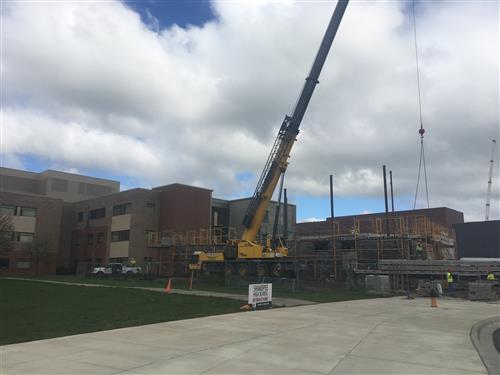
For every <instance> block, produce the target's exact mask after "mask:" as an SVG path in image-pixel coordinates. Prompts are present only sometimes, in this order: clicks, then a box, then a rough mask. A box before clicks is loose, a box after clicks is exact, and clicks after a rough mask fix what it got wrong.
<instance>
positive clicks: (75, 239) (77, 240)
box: [73, 233, 81, 247]
mask: <svg viewBox="0 0 500 375" xmlns="http://www.w3.org/2000/svg"><path fill="white" fill-rule="evenodd" d="M80 238H81V236H80V234H78V233H74V234H73V246H74V247H78V246H80Z"/></svg>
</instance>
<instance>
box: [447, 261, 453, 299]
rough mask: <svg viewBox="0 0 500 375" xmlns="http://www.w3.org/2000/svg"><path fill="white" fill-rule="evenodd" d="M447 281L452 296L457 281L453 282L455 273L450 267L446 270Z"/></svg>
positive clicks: (449, 293)
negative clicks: (453, 273) (452, 272)
mask: <svg viewBox="0 0 500 375" xmlns="http://www.w3.org/2000/svg"><path fill="white" fill-rule="evenodd" d="M446 281H447V283H448V295H449V296H451V295H452V294H453V292H454V291H455V283H454V282H453V275H452V274H451V269H449V268H448V271H447V272H446Z"/></svg>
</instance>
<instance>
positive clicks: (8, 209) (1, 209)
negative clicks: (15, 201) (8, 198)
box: [0, 206, 16, 216]
mask: <svg viewBox="0 0 500 375" xmlns="http://www.w3.org/2000/svg"><path fill="white" fill-rule="evenodd" d="M15 214H16V206H0V216H3V215H10V216H14V215H15Z"/></svg>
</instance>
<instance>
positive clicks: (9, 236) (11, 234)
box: [0, 231, 16, 241]
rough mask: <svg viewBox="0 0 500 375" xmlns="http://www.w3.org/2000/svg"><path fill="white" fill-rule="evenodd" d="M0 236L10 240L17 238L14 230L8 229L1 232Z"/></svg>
mask: <svg viewBox="0 0 500 375" xmlns="http://www.w3.org/2000/svg"><path fill="white" fill-rule="evenodd" d="M0 237H1V238H2V239H4V240H8V241H15V239H16V236H15V233H14V232H7V231H4V232H0Z"/></svg>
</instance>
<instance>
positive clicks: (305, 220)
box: [300, 216, 325, 223]
mask: <svg viewBox="0 0 500 375" xmlns="http://www.w3.org/2000/svg"><path fill="white" fill-rule="evenodd" d="M324 220H325V219H324V218H321V219H320V218H317V217H314V216H313V217H308V218H307V219H303V220H301V221H300V222H301V223H313V222H315V221H324Z"/></svg>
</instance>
